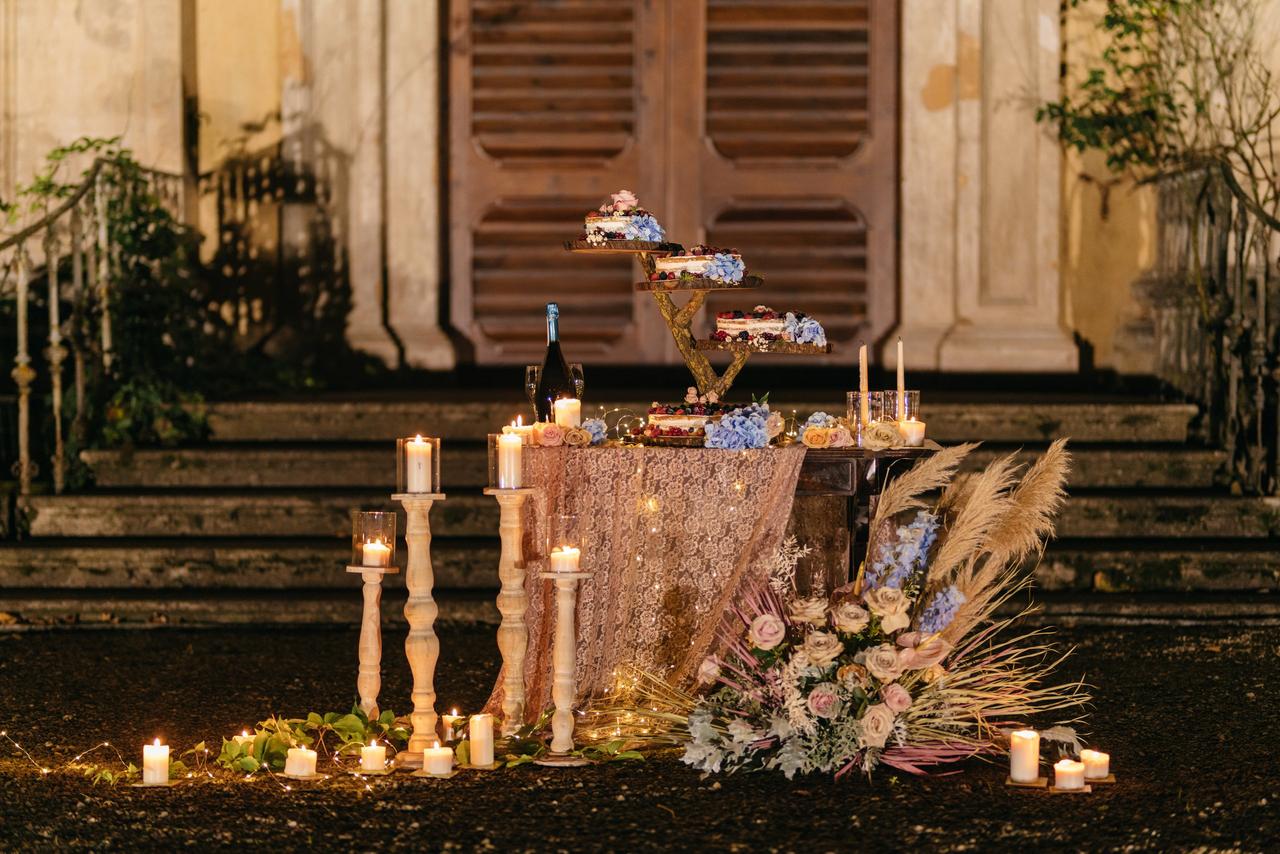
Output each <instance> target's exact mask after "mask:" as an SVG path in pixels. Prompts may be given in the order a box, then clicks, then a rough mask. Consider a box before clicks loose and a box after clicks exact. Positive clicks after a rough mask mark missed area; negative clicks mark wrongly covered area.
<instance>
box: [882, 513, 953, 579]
mask: <svg viewBox="0 0 1280 854" xmlns="http://www.w3.org/2000/svg"><path fill="white" fill-rule="evenodd" d="M937 537H938V517H937V516H935V515H934V514H932V513H930V512H928V511H926V510H921V511H920V512H919V513H917V514H916V518H915V519H913V520H911V522H909V523H908V524H906V525H900V526H899V527H898V531H897V534H896V536H895V537H894V538H893V541H892V542H888V543H884V544H883V545H881V546H880V549H879V552H878V553H877V554H876V556H875V559H874V560H873V561H872V562H871V565H870V566H869V567H867V577H866V582H867V588H868V589H870V590H874V589H876V588H879V587H896V588H898V589H902V587H903V586H904V585H906V584H907V583H908V582H909V581H910V579H911V576H912V575H914V574H915V573H916V572H919V571H920V570H922V569H924V565H925V561H926V560H928V558H929V549H930V547H932V546H933V541H934V540H935V539H937Z"/></svg>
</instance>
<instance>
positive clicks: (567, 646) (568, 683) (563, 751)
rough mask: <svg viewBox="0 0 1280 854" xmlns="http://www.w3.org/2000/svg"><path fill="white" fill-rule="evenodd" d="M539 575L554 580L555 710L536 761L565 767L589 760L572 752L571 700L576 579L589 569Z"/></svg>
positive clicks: (575, 662) (573, 695)
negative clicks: (545, 749)
mask: <svg viewBox="0 0 1280 854" xmlns="http://www.w3.org/2000/svg"><path fill="white" fill-rule="evenodd" d="M539 575H540V576H541V577H542V578H545V579H550V580H554V581H555V583H556V637H555V646H554V654H555V681H554V682H553V684H552V688H551V698H552V700H554V701H555V706H556V710H555V713H554V714H553V715H552V716H551V750H550V752H548V753H546V754H544V755H543V757H542V758H541V759H537V760H534V761H536V762H537V763H538V764H539V765H547V766H552V767H560V768H568V767H574V766H578V765H588V764H590V763H589V762H588V760H586V759H583V758H582V757H580V756H574V755H573V701H574V699H576V694H577V684H576V675H577V670H578V621H577V616H578V582H579V581H581V580H583V579H584V578H590V577H591V576H592V573H590V572H542V573H539Z"/></svg>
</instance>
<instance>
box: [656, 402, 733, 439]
mask: <svg viewBox="0 0 1280 854" xmlns="http://www.w3.org/2000/svg"><path fill="white" fill-rule="evenodd" d="M730 409H732V407H728V406H722V405H721V404H719V403H708V402H704V401H695V402H693V403H688V402H681V403H654V404H653V405H652V406H650V407H649V418H648V423H646V424H645V427H644V436H645V438H646V439H693V438H701V437H703V436H706V434H707V424H708V423H709V422H712V421H716V420H718V419H719V418H720V416H722V415H724V413H726V412H728V411H729V410H730Z"/></svg>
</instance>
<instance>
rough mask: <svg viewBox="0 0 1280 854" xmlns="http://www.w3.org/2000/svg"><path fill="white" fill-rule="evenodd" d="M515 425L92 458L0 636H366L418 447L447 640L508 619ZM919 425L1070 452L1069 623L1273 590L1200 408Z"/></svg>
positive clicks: (235, 426)
mask: <svg viewBox="0 0 1280 854" xmlns="http://www.w3.org/2000/svg"><path fill="white" fill-rule="evenodd" d="M515 408H516V404H515V403H511V402H507V403H469V404H468V403H463V404H458V403H445V402H432V401H419V402H406V401H345V402H260V403H254V402H241V403H225V404H217V405H214V406H213V407H212V408H211V412H210V419H211V423H212V428H213V439H212V441H211V442H210V443H208V444H207V445H203V446H200V447H192V448H184V449H176V450H150V449H149V450H138V451H134V452H126V451H103V450H98V451H86V452H85V453H84V460H85V462H86V463H87V464H88V465H89V466H90V467H91V468H92V470H93V473H94V476H95V480H96V486H95V488H94V489H93V490H92V491H91V492H86V493H84V494H79V495H63V496H54V495H33V496H30V497H28V498H26V499H21V500H19V501H17V503H16V506H15V507H14V526H15V528H16V533H17V534H18V536H19V539H17V540H16V541H13V542H10V543H8V544H6V545H5V546H4V547H3V548H0V591H3V592H0V619H3V620H5V621H7V622H11V623H18V624H41V623H50V622H54V623H57V622H66V621H76V622H80V623H85V622H110V623H114V622H122V623H163V622H182V623H206V622H214V623H227V622H249V621H277V622H317V621H319V622H329V621H343V622H354V621H355V620H356V619H357V618H358V614H359V608H360V603H359V594H358V591H357V589H356V588H357V584H356V582H354V581H353V579H352V577H351V576H350V575H348V574H347V573H345V572H344V571H343V566H344V564H345V563H346V558H347V550H348V548H349V535H350V520H349V514H350V511H351V510H352V509H354V508H363V509H376V508H383V507H389V506H390V501H389V498H388V496H389V493H390V492H391V491H392V483H393V480H394V449H393V444H392V442H393V440H394V438H395V437H396V436H400V435H406V434H412V433H414V432H427V433H439V434H441V435H443V436H444V452H443V453H444V456H443V462H444V473H443V477H444V482H445V488H446V492H447V493H448V495H449V498H448V500H447V501H445V502H443V503H441V504H438V505H437V506H436V508H435V509H433V511H432V527H433V533H434V537H435V539H434V543H433V563H434V566H435V570H436V579H437V582H436V583H437V591H438V592H439V599H440V601H441V609H442V610H441V616H442V619H450V618H455V619H493V618H496V609H494V607H493V605H492V595H493V593H494V591H495V590H496V587H497V573H496V567H497V559H498V548H497V540H496V531H497V505H496V503H494V502H493V500H492V499H490V498H487V497H485V496H484V495H482V494H481V492H480V490H481V488H482V486H483V482H484V478H485V468H486V462H485V451H484V434H485V432H486V431H487V430H488V429H489V428H490V427H491V426H492V425H497V424H501V423H504V422H505V421H507V420H509V419H510V418H511V415H512V413H513V412H514V411H515ZM636 408H637V409H638V408H640V407H639V405H637V406H636ZM781 408H784V409H790V408H795V409H796V410H798V411H799V412H800V413H802V414H803V413H807V412H810V411H813V410H815V409H826V410H828V411H835V410H838V409H840V408H841V407H839V406H836V405H834V404H833V403H832V402H831V401H825V402H824V401H816V402H807V403H806V402H797V403H794V404H790V403H788V404H782V405H781ZM926 414H927V416H928V420H929V429H930V435H931V436H932V437H934V438H936V439H937V440H938V441H940V442H944V443H945V442H955V441H961V440H967V439H973V438H981V439H983V440H984V441H985V444H984V446H983V447H982V448H981V449H980V450H979V451H978V452H976V453H975V454H974V455H973V464H974V465H975V466H976V465H981V464H982V463H984V462H985V461H988V460H990V459H991V458H992V457H993V456H995V455H997V454H1000V453H1007V452H1008V451H1009V450H1010V449H1013V448H1018V447H1023V448H1025V449H1026V453H1027V454H1029V455H1030V454H1034V453H1035V451H1036V449H1037V448H1040V447H1043V446H1044V445H1045V444H1046V443H1047V442H1048V441H1050V440H1051V439H1053V438H1056V437H1058V436H1068V437H1071V438H1072V440H1073V445H1072V449H1073V453H1074V457H1075V466H1074V471H1073V477H1072V480H1071V484H1070V488H1071V493H1072V498H1071V500H1070V502H1069V503H1068V505H1067V508H1066V511H1065V513H1064V516H1063V517H1062V519H1061V520H1060V524H1059V537H1058V539H1057V540H1056V541H1055V542H1053V543H1052V544H1051V546H1050V548H1049V551H1048V552H1047V554H1046V555H1045V557H1044V560H1043V561H1042V563H1041V564H1040V567H1039V569H1038V570H1037V575H1038V582H1039V584H1040V586H1041V588H1042V589H1044V590H1047V591H1054V594H1053V595H1052V596H1051V597H1050V598H1051V600H1052V599H1053V598H1054V596H1056V597H1057V599H1058V600H1060V601H1061V602H1065V603H1075V604H1069V605H1064V606H1062V612H1063V613H1068V614H1069V613H1071V612H1072V609H1074V610H1075V612H1079V613H1080V614H1084V615H1086V616H1087V615H1088V614H1092V613H1098V612H1100V611H1106V610H1107V609H1109V608H1110V609H1112V610H1116V611H1117V612H1123V613H1143V605H1142V602H1141V601H1138V603H1137V604H1134V602H1135V600H1134V597H1133V596H1132V595H1128V596H1126V595H1123V594H1142V597H1146V600H1149V601H1150V602H1152V603H1158V602H1164V603H1166V604H1165V605H1161V606H1157V605H1154V604H1153V605H1152V606H1151V607H1152V608H1155V609H1156V610H1158V609H1159V607H1165V608H1166V609H1168V608H1169V607H1173V608H1174V609H1175V610H1176V609H1177V608H1176V602H1177V598H1178V597H1173V598H1170V597H1168V596H1164V598H1161V597H1162V595H1163V594H1172V593H1176V592H1179V591H1194V592H1196V593H1197V594H1198V597H1199V598H1201V599H1203V598H1205V597H1209V598H1212V596H1214V595H1220V594H1244V593H1253V592H1256V591H1260V590H1271V589H1274V588H1275V587H1276V586H1277V584H1278V582H1280V505H1278V504H1277V502H1276V501H1275V500H1274V499H1266V498H1249V497H1236V496H1232V495H1231V494H1230V493H1229V492H1228V491H1227V490H1226V489H1225V488H1223V487H1221V486H1220V485H1219V477H1220V475H1219V473H1220V470H1221V468H1222V465H1223V462H1224V460H1223V456H1222V454H1221V453H1220V452H1218V451H1216V450H1212V449H1206V448H1201V447H1196V446H1195V445H1193V444H1191V443H1190V442H1189V440H1188V424H1189V422H1190V420H1191V418H1192V417H1193V415H1194V414H1195V411H1194V409H1193V408H1192V407H1190V406H1185V405H1170V404H1152V403H1131V402H1117V403H1092V404H1087V405H1086V404H1070V403H1043V404H1029V403H1022V402H1015V403H979V404H973V403H969V404H959V403H956V404H947V403H937V404H933V405H931V406H930V407H929V409H928V412H927V413H926ZM401 559H402V560H403V555H402V556H401ZM388 586H389V591H388V595H387V597H386V600H385V606H384V608H385V610H384V613H386V614H387V615H388V616H389V617H393V618H394V617H397V616H398V614H399V601H401V599H402V596H403V593H402V587H403V580H402V577H401V576H393V577H391V578H390V579H389V585H388ZM1099 592H1105V593H1109V594H1115V595H1111V596H1099V595H1097V594H1098V593H1099ZM1182 598H1185V597H1182ZM1140 599H1141V597H1140ZM1169 602H1174V603H1175V604H1174V605H1168V603H1169ZM1278 613H1280V612H1278Z"/></svg>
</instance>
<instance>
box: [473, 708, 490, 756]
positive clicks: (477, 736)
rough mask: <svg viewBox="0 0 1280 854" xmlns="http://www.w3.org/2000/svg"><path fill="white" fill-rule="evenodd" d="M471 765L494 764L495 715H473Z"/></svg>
mask: <svg viewBox="0 0 1280 854" xmlns="http://www.w3.org/2000/svg"><path fill="white" fill-rule="evenodd" d="M470 735H471V764H472V765H481V766H483V765H492V764H493V715H472V716H471V724H470Z"/></svg>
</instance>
